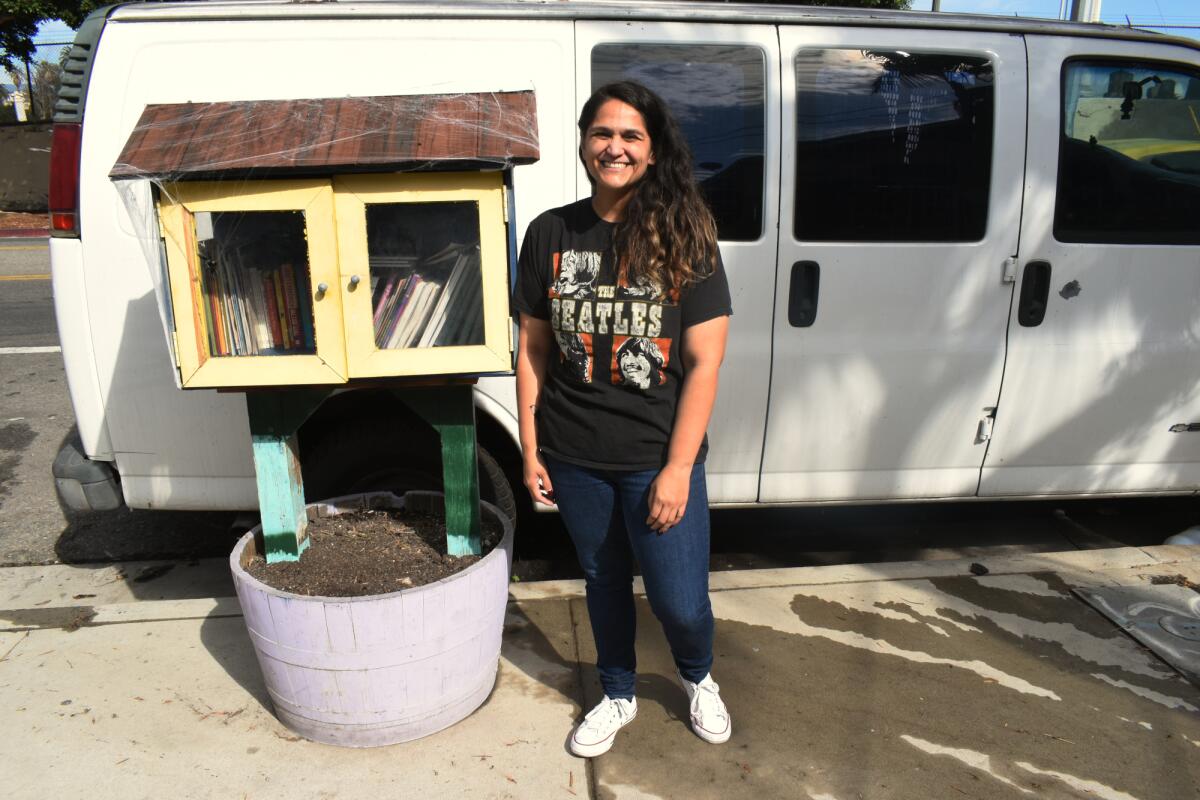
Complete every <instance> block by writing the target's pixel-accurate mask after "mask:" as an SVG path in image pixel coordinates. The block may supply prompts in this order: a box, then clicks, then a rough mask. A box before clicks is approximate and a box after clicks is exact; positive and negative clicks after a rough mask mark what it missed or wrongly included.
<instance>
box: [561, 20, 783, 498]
mask: <svg viewBox="0 0 1200 800" xmlns="http://www.w3.org/2000/svg"><path fill="white" fill-rule="evenodd" d="M576 58H577V63H576V75H577V76H578V78H577V80H578V85H577V100H578V102H577V103H576V109H578V108H579V107H580V106H582V105H583V102H584V100H586V99H587V97H588V96H589V95H590V94H591V93H592V90H593V89H594V88H596V87H598V86H601V85H603V84H605V83H608V82H610V81H615V80H622V79H632V80H636V81H639V82H640V83H643V84H645V85H646V86H648V87H649V88H651V89H652V90H654V91H655V92H657V93H659V94H660V95H661V96H662V97H663V98H664V99H666V101H667V102H668V103H669V104H670V106H671V108H672V110H673V111H674V113H675V115H676V117H677V118H678V119H679V122H680V124H681V127H682V128H683V132H684V135H685V136H686V137H687V139H688V143H689V145H690V146H691V149H692V155H693V163H694V168H695V172H696V177H697V179H698V180H699V183H700V187H701V190H702V191H703V192H704V194H705V196H706V199H707V200H708V202H709V204H710V206H711V207H712V209H713V213H714V215H715V217H716V220H717V233H718V238H719V239H720V245H721V256H722V259H723V260H724V262H725V269H726V273H727V275H728V278H729V287H730V292H731V294H732V296H733V312H734V316H733V319H732V322H731V326H730V332H729V346H728V350H727V353H726V357H725V364H724V366H723V367H722V369H721V390H720V392H719V393H718V398H717V405H716V408H715V409H714V410H713V418H712V423H711V424H710V425H709V441H710V443H711V448H710V450H709V455H708V463H707V469H708V493H709V499H710V501H711V502H713V503H741V502H753V501H754V500H755V498H756V496H757V493H758V469H759V460H760V458H761V455H762V443H763V419H764V418H765V417H766V413H767V410H766V409H767V386H768V380H769V377H770V366H771V365H770V352H771V304H772V300H773V295H774V290H775V287H774V278H773V275H774V264H775V255H776V247H777V243H778V230H777V229H778V220H779V216H778V198H779V187H778V176H779V137H778V133H777V132H778V130H779V99H778V98H779V53H778V40H777V37H776V32H775V28H773V27H771V26H761V25H690V24H673V23H667V24H657V23H654V24H642V23H615V22H580V23H577V24H576ZM578 191H579V196H580V197H587V196H588V194H589V193H590V185H589V183H588V180H587V176H586V173H585V172H584V171H583V168H582V166H580V168H579V170H578Z"/></svg>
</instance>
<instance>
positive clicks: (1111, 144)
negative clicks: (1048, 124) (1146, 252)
mask: <svg viewBox="0 0 1200 800" xmlns="http://www.w3.org/2000/svg"><path fill="white" fill-rule="evenodd" d="M1062 85H1063V117H1062V138H1061V140H1060V147H1059V154H1058V192H1057V195H1056V199H1055V205H1054V238H1056V239H1058V240H1059V241H1060V242H1097V243H1106V244H1200V221H1198V218H1197V209H1200V72H1196V71H1194V70H1191V69H1188V68H1186V67H1183V66H1181V65H1177V64H1162V63H1148V62H1132V61H1116V60H1111V61H1110V60H1104V61H1099V60H1079V61H1068V62H1067V63H1066V65H1064V67H1063V84H1062Z"/></svg>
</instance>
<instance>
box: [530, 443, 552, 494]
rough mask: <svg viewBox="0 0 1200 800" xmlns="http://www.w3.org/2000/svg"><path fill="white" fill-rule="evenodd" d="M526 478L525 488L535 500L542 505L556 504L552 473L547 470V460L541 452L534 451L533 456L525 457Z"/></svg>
mask: <svg viewBox="0 0 1200 800" xmlns="http://www.w3.org/2000/svg"><path fill="white" fill-rule="evenodd" d="M524 461H525V469H524V473H525V474H524V479H525V488H526V489H528V490H529V496H530V497H532V498H533V502H535V503H541V504H542V505H547V506H552V505H554V485H553V484H552V483H550V473H549V472H548V471H547V470H546V462H545V461H543V460H542V455H541V453H538V452H536V451H535V452H534V453H533V456H532V458H528V457H527V458H525V459H524Z"/></svg>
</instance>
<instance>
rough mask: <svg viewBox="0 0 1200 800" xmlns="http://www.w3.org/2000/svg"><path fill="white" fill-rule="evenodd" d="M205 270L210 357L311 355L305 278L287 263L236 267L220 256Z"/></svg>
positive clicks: (226, 255)
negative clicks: (267, 266) (302, 353)
mask: <svg viewBox="0 0 1200 800" xmlns="http://www.w3.org/2000/svg"><path fill="white" fill-rule="evenodd" d="M221 256H222V257H218V258H215V259H211V260H209V261H208V263H207V264H206V268H205V271H204V282H205V286H204V289H205V300H206V301H207V303H208V309H207V311H208V314H207V317H208V320H207V322H208V326H207V327H208V348H209V353H211V354H212V355H214V356H257V355H279V354H283V353H292V352H310V353H311V352H315V349H316V347H315V345H316V340H315V338H314V334H313V319H312V303H311V301H310V300H309V289H308V274H307V271H306V270H305V269H303V268H299V269H298V268H296V267H294V266H293V265H292V264H290V263H285V264H280V265H278V266H276V267H273V268H260V267H249V266H245V265H243V264H241V263H240V262H239V259H237V257H236V254H233V253H228V252H226V253H222V254H221Z"/></svg>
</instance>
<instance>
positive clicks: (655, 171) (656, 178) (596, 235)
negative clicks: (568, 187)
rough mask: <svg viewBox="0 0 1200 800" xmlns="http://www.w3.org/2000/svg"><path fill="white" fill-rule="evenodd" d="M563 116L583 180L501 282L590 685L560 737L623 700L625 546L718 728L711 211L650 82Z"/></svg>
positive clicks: (623, 713)
mask: <svg viewBox="0 0 1200 800" xmlns="http://www.w3.org/2000/svg"><path fill="white" fill-rule="evenodd" d="M579 134H580V147H579V158H580V160H581V161H582V162H583V166H584V168H585V169H586V170H587V174H588V179H589V181H591V184H592V196H591V197H590V198H589V199H586V200H581V201H579V202H577V203H573V204H571V205H569V206H565V207H563V208H558V209H554V210H552V211H547V212H546V213H544V214H542V215H541V216H539V217H538V218H537V219H535V220H534V221H533V223H532V224H531V225H530V226H529V230H528V232H527V234H526V237H525V243H524V245H523V246H522V248H521V257H520V266H519V275H518V280H517V288H516V292H515V294H514V297H513V307H514V308H515V309H516V310H517V311H518V312H519V314H520V331H521V336H520V346H519V349H518V356H517V403H518V410H519V420H520V432H521V447H522V451H523V454H524V481H525V486H526V488H527V489H528V490H529V493H530V496H531V497H532V499H533V501H534V502H536V503H544V504H547V505H550V504H553V503H557V505H558V507H559V510H560V512H561V513H562V517H563V521H564V522H565V523H566V526H567V530H568V532H569V533H570V535H571V539H572V541H573V542H574V544H575V549H576V552H577V554H578V556H579V563H580V566H581V567H582V568H583V571H584V574H585V576H586V579H587V596H588V610H589V614H590V616H591V622H592V633H593V636H594V637H595V640H596V649H597V654H598V655H597V659H596V661H597V669H598V671H599V673H600V682H601V684H602V685H603V687H604V694H605V696H604V699H603V700H602V701H601V702H600V704H599V705H597V706H596V707H595V708H594V709H592V711H591V712H589V713H588V715H587V716H586V717H585V718H584V720H583V721H582V722H581V723H580V724H579V725H578V726H577V727H576V729H575V731H574V732H573V733H572V734H571V740H570V748H571V752H573V753H574V754H575V755H578V756H585V757H591V756H598V755H600V754H601V753H604V752H606V751H607V750H608V749H609V748H610V747H611V746H612V743H613V739H614V737H615V736H616V733H617V731H618V730H619V729H620V728H622V727H623V726H625V725H626V724H628V723H629V722H631V721H632V720H633V718H634V716H635V715H636V714H637V699H636V698H635V697H634V687H635V685H636V673H635V662H636V659H635V656H634V648H633V640H634V616H635V614H634V605H633V593H632V579H633V576H632V563H633V558H634V556H635V555H636V557H637V560H638V563H639V564H640V565H641V568H642V574H643V578H644V580H645V585H646V591H647V595H648V597H649V599H650V604H651V607H652V608H653V610H654V613H655V615H656V616H657V617H658V619H659V620H660V621H661V622H662V625H663V629H664V631H665V633H666V635H667V639H668V641H669V642H670V645H671V652H672V654H673V655H674V658H675V665H676V667H677V668H678V670H679V678H680V681H681V682H682V684H683V687H684V689H685V690H686V691H687V695H688V700H689V702H690V704H691V721H692V729H693V730H694V731H695V732H696V734H697V735H698V736H700V738H702V739H704V740H705V741H708V742H712V743H714V744H719V743H721V742H724V741H727V740H728V739H729V735H730V730H731V726H730V719H729V713H728V711H726V709H725V705H724V703H723V702H722V701H721V697H720V694H719V688H718V686H717V684H716V683H715V682H714V681H713V679H712V676H711V675H710V674H709V670H710V669H711V667H712V661H713V616H712V609H711V606H710V605H709V599H708V549H709V528H708V500H707V490H706V486H705V479H704V463H703V462H704V458H705V455H706V453H707V449H708V448H707V439H706V437H705V429H706V427H707V425H708V419H709V415H710V414H711V412H712V406H713V401H714V399H715V397H716V390H717V371H718V369H719V367H720V364H721V360H722V358H723V356H724V351H725V336H726V331H727V328H728V323H727V317H728V315H729V314H730V313H731V310H730V300H729V287H728V284H727V282H726V279H725V273H724V268H723V266H722V264H721V259H720V254H719V253H718V251H717V241H716V240H717V234H716V224H715V222H714V221H713V216H712V213H711V212H710V211H709V210H708V207H707V206H706V205H705V203H704V201H703V199H702V198H701V196H700V192H699V190H698V188H697V186H696V183H695V181H694V179H693V177H692V157H691V153H690V151H689V149H688V147H687V144H686V142H685V141H684V138H683V134H682V133H681V131H680V129H679V126H678V124H677V123H676V122H675V119H674V117H673V116H672V115H671V113H670V112H669V111H668V109H667V106H666V104H665V103H664V102H663V100H662V99H661V98H660V97H658V95H656V94H654V93H653V92H651V91H650V90H649V89H647V88H645V87H644V86H642V85H640V84H637V83H633V82H628V81H624V82H617V83H610V84H607V85H605V86H602V87H601V88H599V89H598V90H597V91H596V92H595V94H593V95H592V97H591V98H590V99H589V100H588V101H587V103H586V104H584V107H583V111H582V113H581V114H580V118H579Z"/></svg>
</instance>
